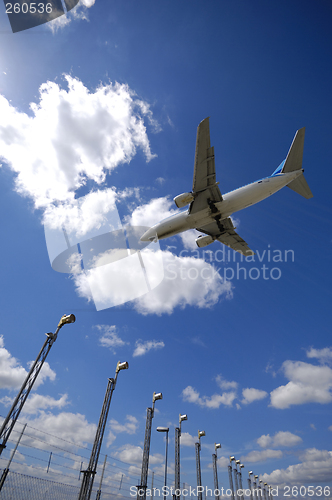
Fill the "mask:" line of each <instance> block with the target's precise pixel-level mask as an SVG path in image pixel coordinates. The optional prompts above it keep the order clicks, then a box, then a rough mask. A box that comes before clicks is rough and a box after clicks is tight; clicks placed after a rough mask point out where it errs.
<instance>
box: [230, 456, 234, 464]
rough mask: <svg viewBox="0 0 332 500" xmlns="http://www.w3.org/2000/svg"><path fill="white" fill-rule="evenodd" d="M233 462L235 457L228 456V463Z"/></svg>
mask: <svg viewBox="0 0 332 500" xmlns="http://www.w3.org/2000/svg"><path fill="white" fill-rule="evenodd" d="M233 460H235V457H232V456H231V455H230V456H229V461H230V463H232V462H233Z"/></svg>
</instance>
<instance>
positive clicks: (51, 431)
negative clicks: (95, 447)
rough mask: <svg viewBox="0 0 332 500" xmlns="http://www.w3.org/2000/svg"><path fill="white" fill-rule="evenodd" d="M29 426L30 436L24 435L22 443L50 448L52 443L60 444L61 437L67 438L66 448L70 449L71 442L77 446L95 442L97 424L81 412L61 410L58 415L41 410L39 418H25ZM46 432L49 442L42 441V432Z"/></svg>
mask: <svg viewBox="0 0 332 500" xmlns="http://www.w3.org/2000/svg"><path fill="white" fill-rule="evenodd" d="M25 420H26V422H27V423H28V426H29V436H27V435H25V434H24V435H23V438H22V444H26V445H27V446H36V447H37V448H42V449H47V450H50V448H51V447H52V445H54V446H59V439H65V440H66V441H68V442H67V443H66V449H68V450H69V449H70V448H71V445H70V443H74V445H73V446H72V448H75V445H76V446H84V445H85V444H86V443H93V442H94V439H95V434H96V430H97V426H96V425H95V424H90V423H89V422H88V421H87V420H86V417H85V416H84V415H81V414H80V413H76V414H74V413H69V412H61V413H59V414H58V415H52V414H50V413H46V412H43V411H42V412H41V413H40V415H39V416H38V417H37V418H34V419H25ZM39 431H41V432H42V433H43V432H46V433H47V434H48V436H47V442H45V443H43V442H42V441H40V437H41V434H40V432H39Z"/></svg>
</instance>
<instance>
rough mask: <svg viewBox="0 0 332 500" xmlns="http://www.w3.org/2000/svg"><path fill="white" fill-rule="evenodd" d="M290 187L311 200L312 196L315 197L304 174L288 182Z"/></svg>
mask: <svg viewBox="0 0 332 500" xmlns="http://www.w3.org/2000/svg"><path fill="white" fill-rule="evenodd" d="M287 186H288V187H289V188H291V189H292V190H293V191H295V192H296V193H298V194H300V195H301V196H303V197H304V198H307V200H309V199H310V198H312V197H313V194H312V192H311V190H310V187H309V186H308V183H307V181H306V180H305V177H304V175H303V174H301V175H299V177H297V178H296V179H294V180H293V181H292V182H290V183H289V184H287Z"/></svg>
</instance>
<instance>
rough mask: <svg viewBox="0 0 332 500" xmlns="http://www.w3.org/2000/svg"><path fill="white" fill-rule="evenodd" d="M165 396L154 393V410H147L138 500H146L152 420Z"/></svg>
mask: <svg viewBox="0 0 332 500" xmlns="http://www.w3.org/2000/svg"><path fill="white" fill-rule="evenodd" d="M162 397H163V395H162V393H161V392H159V393H158V394H156V393H155V392H154V393H153V397H152V408H147V413H146V424H145V436H144V450H143V459H142V472H141V484H140V485H139V486H138V487H137V500H146V488H147V483H148V470H149V455H150V441H151V427H152V419H153V416H154V405H155V402H156V401H157V400H158V399H162Z"/></svg>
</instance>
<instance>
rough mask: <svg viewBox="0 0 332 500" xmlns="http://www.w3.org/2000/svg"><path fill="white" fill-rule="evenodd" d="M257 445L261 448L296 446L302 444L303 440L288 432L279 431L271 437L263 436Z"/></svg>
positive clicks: (268, 435)
mask: <svg viewBox="0 0 332 500" xmlns="http://www.w3.org/2000/svg"><path fill="white" fill-rule="evenodd" d="M257 443H258V444H259V446H260V447H261V448H267V447H268V446H273V447H278V446H296V445H298V444H300V443H302V438H300V436H297V435H296V434H293V433H292V432H288V431H279V432H276V434H275V435H274V436H273V437H271V436H270V434H267V435H264V434H263V435H262V436H261V437H259V438H258V439H257Z"/></svg>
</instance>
